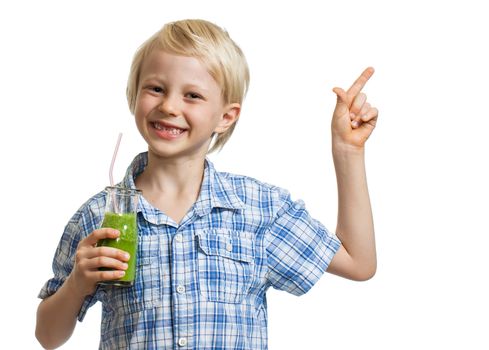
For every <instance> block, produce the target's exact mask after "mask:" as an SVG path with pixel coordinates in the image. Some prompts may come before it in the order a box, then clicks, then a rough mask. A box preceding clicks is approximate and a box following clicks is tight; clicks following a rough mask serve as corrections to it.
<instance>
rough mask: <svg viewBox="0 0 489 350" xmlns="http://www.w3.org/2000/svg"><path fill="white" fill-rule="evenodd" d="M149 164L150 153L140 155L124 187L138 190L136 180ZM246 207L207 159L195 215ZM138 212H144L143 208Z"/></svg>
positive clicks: (223, 176) (128, 170)
mask: <svg viewBox="0 0 489 350" xmlns="http://www.w3.org/2000/svg"><path fill="white" fill-rule="evenodd" d="M147 164H148V152H143V153H140V154H138V155H137V156H136V157H135V158H134V160H133V161H132V163H131V165H130V166H129V167H128V168H127V171H126V175H125V177H124V179H123V181H122V183H123V186H125V187H129V188H136V185H135V182H134V179H135V178H136V177H137V176H138V175H139V174H141V173H142V172H143V171H144V169H145V168H146V165H147ZM143 197H144V193H143ZM144 202H146V201H144ZM140 203H141V202H140ZM146 203H147V202H146ZM244 207H245V205H244V203H243V201H242V200H241V199H240V198H239V197H238V195H237V193H236V191H235V189H234V187H233V186H232V185H231V183H230V182H229V180H228V179H227V177H226V176H225V175H224V174H221V173H219V172H218V171H216V169H215V168H214V165H213V164H212V162H211V161H209V160H208V159H206V160H205V168H204V178H203V180H202V185H201V188H200V194H199V197H198V198H197V201H196V202H195V203H194V206H193V209H194V211H195V213H196V214H197V215H199V216H204V215H207V214H209V213H210V212H211V210H212V209H213V208H224V209H230V210H239V209H243V208H244ZM138 211H142V209H141V206H140V207H139V208H138ZM151 211H152V210H151ZM143 213H144V211H143Z"/></svg>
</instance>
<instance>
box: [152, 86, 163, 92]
mask: <svg viewBox="0 0 489 350" xmlns="http://www.w3.org/2000/svg"><path fill="white" fill-rule="evenodd" d="M151 90H152V91H154V92H156V93H160V92H163V89H162V88H160V87H159V86H153V87H152V88H151Z"/></svg>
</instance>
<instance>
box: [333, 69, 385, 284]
mask: <svg viewBox="0 0 489 350" xmlns="http://www.w3.org/2000/svg"><path fill="white" fill-rule="evenodd" d="M373 72H374V70H373V68H367V69H366V70H365V71H364V72H363V73H362V75H361V76H360V77H359V78H358V79H357V80H356V81H355V83H353V85H352V86H351V88H350V89H348V91H346V92H345V91H344V90H343V89H341V88H334V89H333V91H334V92H335V93H336V94H337V96H338V101H337V104H336V108H335V111H334V114H333V120H332V143H333V145H332V150H333V160H334V165H335V171H336V178H337V184H338V223H337V227H336V234H337V236H338V238H339V239H340V241H341V243H342V246H341V247H340V249H339V250H338V252H337V253H336V255H335V256H334V258H333V260H332V261H331V263H330V265H329V267H328V272H331V273H334V274H336V275H339V276H342V277H346V278H349V279H352V280H358V281H363V280H367V279H369V278H371V277H372V276H373V275H374V274H375V271H376V268H377V258H376V251H375V237H374V225H373V218H372V209H371V206H370V198H369V194H368V188H367V178H366V173H365V148H364V146H365V142H366V141H367V139H368V137H369V136H370V134H371V133H372V131H373V129H374V128H375V124H376V121H377V116H378V111H377V109H376V108H373V107H371V106H370V104H368V103H367V102H366V99H367V97H366V95H365V94H363V93H361V90H362V88H363V86H364V85H365V84H366V82H367V81H368V79H370V77H371V76H372V74H373Z"/></svg>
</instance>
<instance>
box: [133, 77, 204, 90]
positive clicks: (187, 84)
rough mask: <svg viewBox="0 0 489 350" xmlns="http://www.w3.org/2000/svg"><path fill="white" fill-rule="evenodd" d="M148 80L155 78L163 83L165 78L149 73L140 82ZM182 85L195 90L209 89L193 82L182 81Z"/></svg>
mask: <svg viewBox="0 0 489 350" xmlns="http://www.w3.org/2000/svg"><path fill="white" fill-rule="evenodd" d="M148 80H156V81H158V82H159V83H161V84H165V79H164V78H162V77H160V76H158V75H156V74H153V75H149V76H146V77H144V78H143V79H142V80H141V82H142V83H144V82H147V81H148ZM183 87H184V88H185V89H197V90H200V91H202V92H208V91H209V89H206V88H204V87H203V86H201V85H198V84H195V83H186V84H185V83H184V84H183Z"/></svg>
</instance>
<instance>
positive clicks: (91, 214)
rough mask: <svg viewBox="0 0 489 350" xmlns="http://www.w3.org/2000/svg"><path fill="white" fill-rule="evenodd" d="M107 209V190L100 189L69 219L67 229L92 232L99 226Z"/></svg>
mask: <svg viewBox="0 0 489 350" xmlns="http://www.w3.org/2000/svg"><path fill="white" fill-rule="evenodd" d="M104 210H105V191H100V192H98V193H97V194H95V195H93V196H91V197H90V198H89V199H88V200H86V201H85V203H83V204H82V205H81V206H80V207H79V208H78V210H77V211H76V212H75V214H73V216H72V217H71V219H70V220H69V222H68V224H67V226H66V230H69V231H85V232H88V233H90V232H91V231H93V230H94V229H95V228H97V227H98V225H99V223H100V222H101V220H102V218H103V213H104Z"/></svg>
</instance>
